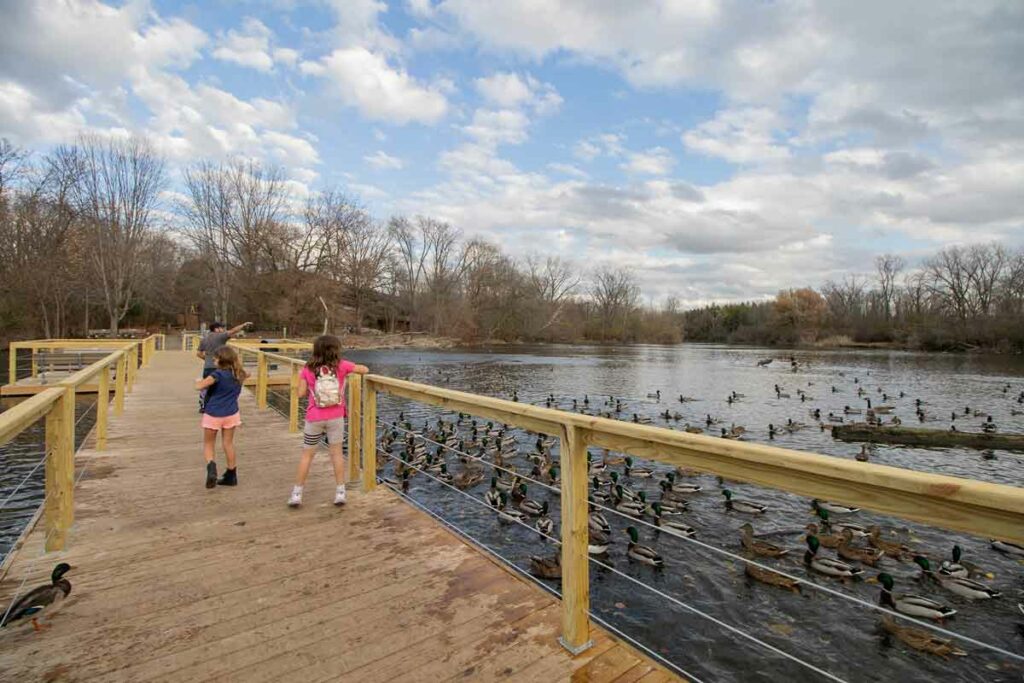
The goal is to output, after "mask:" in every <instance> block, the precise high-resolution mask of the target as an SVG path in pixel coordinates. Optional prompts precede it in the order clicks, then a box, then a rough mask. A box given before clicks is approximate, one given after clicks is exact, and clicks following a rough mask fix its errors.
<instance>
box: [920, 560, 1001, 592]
mask: <svg viewBox="0 0 1024 683" xmlns="http://www.w3.org/2000/svg"><path fill="white" fill-rule="evenodd" d="M914 562H915V563H916V564H917V565H918V566H919V567H920V568H921V571H922V572H923V573H924V576H927V577H929V578H931V579H933V580H934V581H935V582H936V583H938V584H939V585H940V586H942V587H943V588H945V589H946V590H948V591H949V592H950V593H955V594H956V595H959V596H961V597H964V598H967V599H969V600H989V599H991V598H998V597H999V596H1000V595H1002V593H1000V592H999V591H997V590H996V589H994V588H992V587H990V586H986V585H985V584H983V583H980V582H978V581H974V580H972V579H965V578H960V577H956V576H946V575H945V574H942V573H939V572H936V571H934V570H933V569H932V565H931V563H930V562H929V561H928V558H927V557H924V556H923V555H918V556H917V557H915V558H914Z"/></svg>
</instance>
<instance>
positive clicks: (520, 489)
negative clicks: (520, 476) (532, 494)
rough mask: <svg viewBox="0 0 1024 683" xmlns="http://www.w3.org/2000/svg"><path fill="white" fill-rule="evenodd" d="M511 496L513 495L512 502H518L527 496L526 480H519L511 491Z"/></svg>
mask: <svg viewBox="0 0 1024 683" xmlns="http://www.w3.org/2000/svg"><path fill="white" fill-rule="evenodd" d="M509 496H511V498H512V502H514V503H518V502H519V501H521V500H523V499H524V498H526V484H525V483H524V482H519V484H518V485H517V486H515V487H514V488H513V489H512V490H511V491H510V492H509Z"/></svg>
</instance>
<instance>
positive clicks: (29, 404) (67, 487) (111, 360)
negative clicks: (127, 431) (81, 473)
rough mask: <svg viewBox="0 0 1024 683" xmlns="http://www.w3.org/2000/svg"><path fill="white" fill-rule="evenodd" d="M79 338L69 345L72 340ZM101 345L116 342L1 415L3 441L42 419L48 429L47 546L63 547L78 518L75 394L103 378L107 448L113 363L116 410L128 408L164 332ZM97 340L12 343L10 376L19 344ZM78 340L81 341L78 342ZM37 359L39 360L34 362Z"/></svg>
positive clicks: (102, 435)
mask: <svg viewBox="0 0 1024 683" xmlns="http://www.w3.org/2000/svg"><path fill="white" fill-rule="evenodd" d="M69 341H71V342H75V343H72V344H69V343H68V342H69ZM100 341H101V342H103V343H102V344H100V345H99V347H100V348H103V349H104V350H107V349H108V348H109V347H112V346H116V347H119V348H114V349H113V350H111V351H110V353H108V354H107V355H106V356H104V357H103V358H101V359H100V360H98V361H96V362H95V363H92V364H90V365H88V366H86V367H84V368H82V369H81V370H78V371H77V372H75V373H73V374H71V375H69V376H68V377H65V378H64V379H62V380H60V381H59V382H56V383H54V385H53V388H51V389H46V390H45V391H42V392H40V393H38V394H36V395H34V396H32V397H31V398H29V399H26V400H24V401H22V402H21V403H19V404H18V405H16V406H14V407H13V408H10V409H9V410H7V411H5V412H3V413H2V414H0V445H3V444H5V443H7V442H9V441H10V440H11V439H13V438H14V437H16V436H17V435H18V434H20V433H21V432H23V431H24V430H25V429H27V428H28V427H30V426H31V425H32V424H34V423H35V422H36V421H37V420H39V419H40V418H44V419H45V423H46V424H45V431H46V441H45V448H46V455H45V458H46V468H45V476H46V496H45V498H44V499H43V520H44V523H45V525H46V550H47V551H52V550H61V549H63V548H64V546H65V543H66V539H67V532H68V529H70V527H71V524H72V523H73V522H74V478H75V464H74V457H75V397H76V392H77V390H78V388H79V387H81V386H82V385H84V384H85V383H86V382H89V381H90V380H92V379H93V378H94V377H96V376H99V380H98V382H97V385H98V387H97V399H96V401H97V403H96V424H95V428H96V449H97V450H104V449H106V447H107V423H108V419H109V418H108V416H109V412H110V411H109V406H108V401H109V393H110V367H111V366H114V413H115V414H120V413H121V412H122V411H123V409H124V395H125V391H126V390H130V386H131V384H132V382H134V379H135V375H136V371H137V370H136V368H137V366H138V364H139V361H140V359H141V361H142V364H143V366H145V365H147V364H148V363H149V362H150V360H151V359H152V356H153V353H154V352H155V351H156V349H157V345H158V342H159V345H160V348H163V335H151V336H149V337H147V338H146V339H142V340H100ZM92 342H93V340H52V339H51V340H41V341H40V340H34V341H24V342H13V343H12V344H11V365H10V372H11V379H12V381H13V380H14V379H15V374H14V373H15V370H16V364H15V360H14V353H15V351H16V349H18V348H31V349H33V358H34V355H35V353H34V352H35V349H37V348H74V347H75V346H76V345H78V346H94V345H93V343H92ZM76 343H77V344H76ZM33 363H34V360H33Z"/></svg>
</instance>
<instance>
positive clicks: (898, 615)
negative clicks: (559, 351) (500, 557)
mask: <svg viewBox="0 0 1024 683" xmlns="http://www.w3.org/2000/svg"><path fill="white" fill-rule="evenodd" d="M378 424H379V425H380V426H382V427H383V428H384V429H396V430H398V431H401V432H404V433H406V434H411V435H413V436H414V438H419V439H422V440H423V441H426V442H428V443H433V444H435V445H437V446H440V447H442V448H444V449H446V450H448V451H451V452H453V453H455V454H457V455H459V456H460V457H466V458H469V459H472V460H474V461H477V462H480V463H481V464H483V465H487V466H489V467H492V468H494V469H498V470H501V471H504V472H507V473H510V474H513V475H514V476H516V477H518V478H520V479H523V480H525V481H529V482H532V483H534V484H537V485H538V486H541V487H543V488H545V489H547V490H548V491H551V492H553V493H555V494H556V495H559V496H560V495H561V490H560V489H558V488H555V487H553V486H550V485H548V484H546V483H544V482H541V481H538V480H536V479H533V478H530V477H527V476H525V475H523V474H520V473H519V472H517V471H516V470H514V469H510V468H507V467H504V466H500V465H496V464H494V463H491V462H489V461H487V460H485V459H484V458H483V457H480V456H473V455H470V454H468V453H465V452H464V451H461V450H459V449H457V448H453V447H451V446H448V445H447V444H444V443H441V442H438V441H435V440H433V439H430V438H428V437H425V436H422V435H421V434H419V433H417V432H414V431H410V430H407V429H405V428H403V427H398V426H396V425H394V424H387V423H386V422H384V421H383V420H382V419H378ZM378 450H379V449H378ZM388 455H390V454H388ZM391 457H397V456H391ZM399 460H401V459H400V458H399ZM403 462H404V461H403ZM432 478H433V477H432ZM442 483H444V482H442ZM453 488H454V487H453ZM456 490H458V489H456ZM459 492H460V493H463V494H464V495H466V496H468V497H470V498H472V499H473V500H477V499H476V498H474V497H473V496H469V494H466V493H465V492H463V491H461V490H460V491H459ZM478 502H480V501H478ZM590 506H591V507H593V508H597V509H600V510H603V511H606V512H610V513H613V514H615V515H617V516H619V517H624V518H627V519H628V520H630V522H631V523H637V524H639V525H642V526H646V527H649V528H651V529H653V530H655V531H659V532H666V533H668V534H670V535H671V536H672V537H673V538H677V539H679V540H682V541H685V542H687V543H691V544H693V545H695V546H698V547H700V548H703V549H705V550H708V551H711V552H713V553H716V554H718V555H721V556H724V557H727V558H729V559H732V560H735V561H739V562H742V563H744V564H748V565H752V566H754V567H758V568H760V569H762V570H765V571H769V572H772V573H773V574H778V575H780V576H782V577H785V578H787V579H789V580H791V581H794V582H796V583H798V584H800V585H803V586H807V587H809V588H811V589H812V590H816V591H820V592H822V593H826V594H828V595H831V596H832V597H837V598H841V599H843V600H846V601H847V602H850V603H852V604H857V605H859V606H861V607H866V608H869V609H871V610H874V611H876V612H880V613H882V614H886V615H888V616H891V617H895V618H898V619H901V620H903V621H906V622H910V623H913V624H915V625H917V626H921V627H923V628H926V629H929V630H931V631H933V632H935V633H938V634H941V635H943V636H946V637H949V638H954V639H956V640H960V641H962V642H965V643H969V644H971V645H973V646H975V647H979V648H982V649H985V650H989V651H990V652H993V653H995V654H999V655H1001V656H1004V657H1007V658H1010V659H1013V660H1016V661H1022V662H1024V656H1022V655H1020V654H1017V653H1014V652H1011V651H1009V650H1006V649H1004V648H1001V647H999V646H997V645H993V644H991V643H986V642H984V641H981V640H977V639H976V638H972V637H970V636H967V635H964V634H961V633H957V632H955V631H950V630H948V629H945V628H942V627H941V626H938V625H936V624H932V623H929V622H925V621H922V620H920V619H917V618H914V617H912V616H909V615H907V614H903V613H900V612H896V611H894V610H890V609H887V608H885V607H883V606H881V605H878V604H875V603H872V602H868V601H867V600H863V599H861V598H858V597H856V596H853V595H849V594H846V593H843V592H841V591H838V590H835V589H833V588H830V587H829V586H825V585H822V584H819V583H816V582H814V581H811V580H810V579H807V578H804V577H800V576H796V575H794V574H791V573H788V572H785V571H781V570H779V569H777V568H775V567H771V566H769V565H766V564H764V563H761V562H758V561H757V560H753V559H750V558H748V557H744V556H742V555H738V554H736V553H733V552H730V551H728V550H726V549H724V548H720V547H718V546H714V545H711V544H708V543H704V542H703V541H699V540H697V539H695V538H692V537H688V536H684V535H681V534H676V533H673V532H672V531H671V530H670V529H666V528H663V527H659V526H657V525H655V524H652V523H651V522H648V521H647V520H645V519H643V518H637V517H633V516H631V515H626V514H624V513H622V512H620V511H619V510H616V509H614V508H611V507H608V506H606V505H602V504H600V503H597V502H595V501H591V502H590ZM531 528H532V527H531ZM591 561H595V562H598V561H596V560H594V559H593V558H591ZM598 564H603V563H600V562H598ZM609 568H610V567H609ZM610 569H612V571H613V572H615V573H621V572H620V571H618V570H615V569H614V568H610ZM630 578H631V579H632V577H630ZM641 585H643V584H641ZM651 590H655V591H656V589H653V588H652V589H651ZM656 592H657V591H656ZM680 606H683V605H682V604H681V605H680ZM685 607H686V608H687V609H690V606H688V605H687V606H685ZM692 609H696V608H692ZM709 618H711V619H714V617H710V616H709ZM722 625H723V626H726V625H725V624H724V623H723V624H722Z"/></svg>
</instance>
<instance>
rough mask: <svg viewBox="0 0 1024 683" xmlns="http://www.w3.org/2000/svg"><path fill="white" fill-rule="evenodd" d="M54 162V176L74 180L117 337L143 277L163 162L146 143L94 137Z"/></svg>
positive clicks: (60, 153) (87, 246) (90, 256)
mask: <svg viewBox="0 0 1024 683" xmlns="http://www.w3.org/2000/svg"><path fill="white" fill-rule="evenodd" d="M53 160H54V164H55V169H54V170H55V172H57V173H60V174H62V175H65V176H66V177H69V178H70V179H71V182H70V183H69V186H70V188H71V190H72V197H73V204H74V206H75V209H76V211H77V213H78V215H79V217H80V220H81V222H82V228H83V233H84V237H85V249H86V254H87V260H88V263H89V265H90V269H91V271H92V277H93V279H94V280H95V281H96V282H98V283H99V291H100V294H101V295H102V300H103V304H104V307H105V308H106V312H107V315H108V317H109V319H110V334H111V335H112V336H114V335H116V334H117V331H118V326H119V325H120V323H121V320H122V319H124V316H125V314H126V313H127V312H128V309H129V307H131V305H132V301H133V298H134V296H135V293H136V291H137V289H138V286H139V280H140V278H142V277H144V276H145V273H144V272H143V271H142V269H141V268H140V267H139V263H140V260H139V255H140V252H141V250H142V248H143V247H144V245H145V243H146V240H147V239H148V237H149V234H150V232H151V231H152V230H153V229H154V223H155V221H154V218H153V211H154V209H155V208H156V206H157V201H158V199H159V196H160V191H161V190H162V188H163V185H164V179H165V175H164V160H163V159H162V158H161V157H160V156H159V155H157V154H156V153H155V152H154V151H153V149H152V147H151V146H150V144H149V143H148V142H147V141H146V140H144V139H142V138H137V137H134V138H130V139H127V140H118V139H109V140H104V139H101V138H98V137H93V136H83V137H82V138H81V139H80V140H79V142H78V144H77V145H75V146H71V147H67V146H64V147H60V148H58V149H57V151H56V153H55V155H54V157H53Z"/></svg>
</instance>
